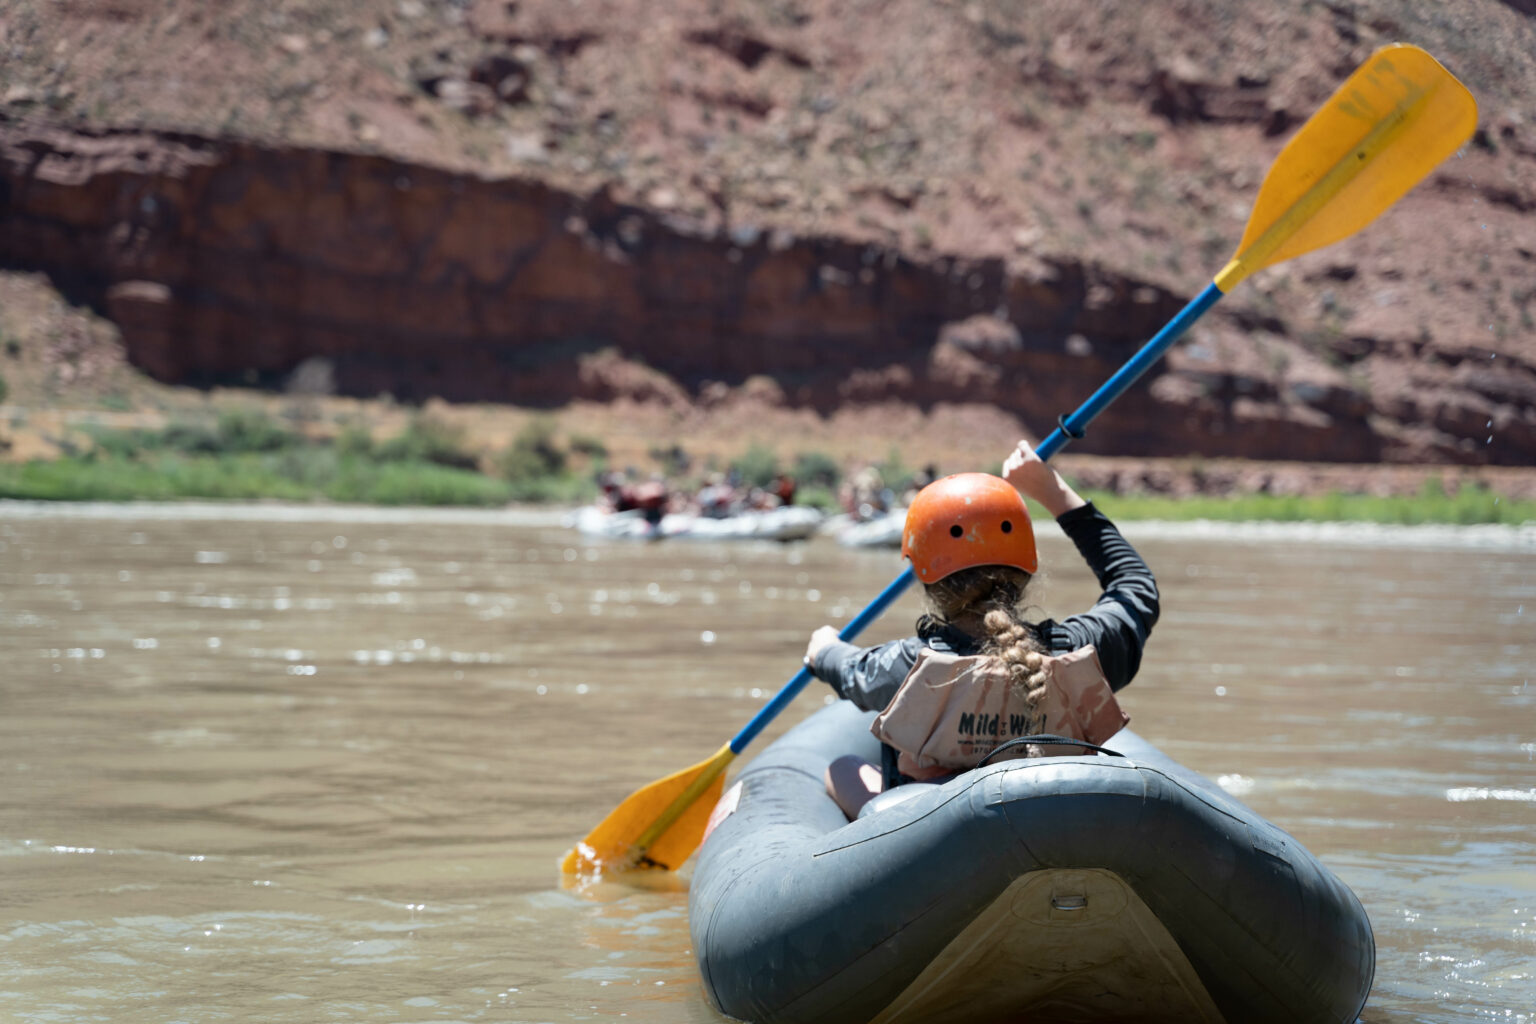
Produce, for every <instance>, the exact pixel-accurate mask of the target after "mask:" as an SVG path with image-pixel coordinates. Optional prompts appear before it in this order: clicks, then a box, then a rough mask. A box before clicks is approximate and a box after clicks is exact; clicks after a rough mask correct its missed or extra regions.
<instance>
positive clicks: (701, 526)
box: [565, 505, 824, 541]
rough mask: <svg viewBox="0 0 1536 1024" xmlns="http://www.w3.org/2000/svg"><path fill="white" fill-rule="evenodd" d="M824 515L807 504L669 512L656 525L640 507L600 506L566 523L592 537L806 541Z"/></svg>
mask: <svg viewBox="0 0 1536 1024" xmlns="http://www.w3.org/2000/svg"><path fill="white" fill-rule="evenodd" d="M823 518H824V516H823V515H822V513H821V512H820V511H819V510H818V509H814V508H811V507H809V506H806V505H786V506H783V507H781V508H772V509H762V510H754V511H748V512H740V513H737V514H736V515H733V516H727V517H725V518H723V519H715V518H712V517H710V516H692V515H683V514H681V513H676V512H669V513H668V514H666V515H664V516H662V517H661V522H659V523H657V524H655V525H652V524H651V523H649V522H647V521H646V519H645V517H644V515H642V514H641V513H640V512H639V511H638V510H633V511H629V512H610V511H608V510H607V509H603V508H599V507H598V506H596V505H587V506H586V507H584V508H580V509H577V510H576V511H575V512H573V513H572V514H571V515H570V516H569V517H567V519H566V522H565V525H566V526H569V527H571V528H573V529H576V530H579V531H580V532H582V533H584V534H586V535H587V536H590V537H608V538H611V539H615V540H778V541H790V540H804V539H805V538H807V537H809V536H811V535H812V534H814V533H815V532H816V530H817V528H818V527H819V526H820V525H821V521H822V519H823Z"/></svg>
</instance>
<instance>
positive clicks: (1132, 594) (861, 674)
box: [805, 441, 1159, 818]
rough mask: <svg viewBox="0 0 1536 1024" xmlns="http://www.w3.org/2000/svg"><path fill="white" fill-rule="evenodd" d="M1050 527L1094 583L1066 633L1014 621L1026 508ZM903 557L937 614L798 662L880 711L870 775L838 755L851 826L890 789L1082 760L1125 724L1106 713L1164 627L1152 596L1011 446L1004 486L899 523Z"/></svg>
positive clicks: (939, 501) (912, 512) (919, 507)
mask: <svg viewBox="0 0 1536 1024" xmlns="http://www.w3.org/2000/svg"><path fill="white" fill-rule="evenodd" d="M1021 492H1022V494H1023V496H1024V497H1028V498H1029V499H1030V500H1032V501H1034V502H1036V503H1037V504H1039V505H1040V506H1041V507H1043V508H1044V509H1045V510H1046V511H1047V512H1049V513H1050V514H1051V515H1052V516H1054V517H1055V519H1056V522H1057V524H1058V525H1059V526H1060V527H1061V529H1062V531H1063V532H1065V533H1066V535H1067V536H1068V537H1070V538H1071V539H1072V542H1073V543H1074V544H1075V545H1077V550H1078V552H1079V553H1080V554H1081V555H1082V556H1083V559H1084V560H1085V561H1086V562H1087V563H1088V567H1089V568H1090V569H1092V570H1093V573H1094V575H1095V576H1096V577H1097V578H1098V581H1099V585H1100V587H1101V588H1102V591H1103V592H1102V593H1101V594H1100V595H1099V599H1098V600H1097V601H1096V602H1095V603H1094V605H1093V607H1092V608H1090V609H1089V610H1088V611H1086V612H1083V613H1081V614H1078V615H1071V616H1068V617H1067V618H1065V619H1063V620H1062V621H1060V622H1057V621H1054V620H1051V619H1046V620H1043V621H1040V622H1028V621H1026V620H1025V619H1024V618H1023V617H1022V609H1023V607H1024V605H1025V591H1026V589H1027V587H1028V585H1029V582H1030V580H1031V579H1032V578H1033V577H1034V575H1035V572H1036V570H1037V569H1038V567H1039V564H1038V563H1039V560H1038V556H1037V555H1036V551H1035V534H1034V529H1033V527H1032V526H1031V524H1030V520H1029V512H1028V510H1027V509H1026V507H1025V504H1024V497H1021V496H1020V494H1021ZM901 551H902V555H903V556H904V557H906V558H909V559H911V562H912V570H913V572H914V573H915V574H916V575H917V578H918V580H919V582H921V583H922V584H923V586H924V591H925V594H926V597H927V599H928V603H929V606H930V608H931V611H929V612H928V613H927V614H925V615H923V616H922V617H921V618H919V619H918V621H917V635H915V636H910V637H907V638H905V639H902V640H895V641H892V642H890V643H885V644H880V645H877V646H875V647H864V648H861V647H857V646H855V645H853V644H849V643H844V642H843V641H841V640H839V639H838V638H837V630H836V629H835V628H833V627H832V626H823V627H821V628H820V629H818V630H816V632H815V633H813V634H812V635H811V639H810V643H809V644H808V645H807V647H806V653H805V663H806V665H808V666H809V667H810V669H811V671H812V672H813V673H814V674H815V675H816V676H817V678H819V679H823V680H825V681H826V682H828V683H830V684H831V685H832V688H833V689H834V690H836V691H837V694H838V696H840V697H843V698H845V699H847V700H850V701H852V702H853V703H854V704H856V705H858V706H859V707H861V708H863V709H865V710H866V711H878V712H880V714H879V715H878V716H877V717H876V718H875V721H874V724H873V725H872V727H871V731H873V732H874V733H875V735H876V736H878V737H879V738H880V739H881V741H882V744H883V749H884V751H885V764H884V765H882V766H879V767H877V766H875V765H872V764H870V763H869V762H867V761H863V760H862V759H860V758H853V757H845V758H840V759H839V760H838V761H835V762H833V764H832V765H831V767H829V768H828V770H827V788H828V790H829V792H831V794H832V796H833V798H834V799H836V800H837V802H838V804H839V806H841V807H842V808H843V810H844V812H845V813H847V814H848V816H849V817H850V818H851V817H854V816H856V815H857V813H858V810H859V808H860V807H862V806H863V804H864V803H865V802H867V801H868V800H869V799H870V798H872V797H873V796H875V795H876V794H878V793H879V792H881V791H882V790H884V789H889V788H890V787H891V786H894V785H900V784H901V783H903V782H908V781H913V780H927V779H935V778H942V777H945V776H948V775H952V774H954V773H956V772H960V771H965V770H968V769H970V768H973V767H977V766H978V765H980V764H983V763H992V762H994V761H998V760H1006V759H1009V758H1015V757H1038V756H1043V755H1049V754H1080V753H1087V752H1089V750H1088V748H1087V747H1082V746H1078V745H1075V744H1073V743H1071V742H1070V741H1071V740H1084V741H1087V742H1088V743H1090V744H1097V743H1102V742H1103V741H1104V740H1106V739H1108V738H1109V737H1110V736H1111V735H1113V734H1114V733H1115V732H1117V731H1119V729H1120V728H1121V727H1122V726H1123V725H1124V724H1125V723H1126V722H1127V721H1129V718H1128V717H1127V716H1126V715H1125V714H1124V713H1123V712H1121V710H1120V707H1119V705H1118V704H1117V703H1116V702H1115V698H1114V691H1117V690H1119V689H1121V688H1123V687H1124V686H1125V685H1126V684H1127V683H1129V682H1130V681H1131V679H1132V678H1134V677H1135V675H1136V670H1137V669H1138V668H1139V667H1140V665H1141V655H1142V649H1143V648H1144V646H1145V645H1146V642H1147V637H1148V636H1149V635H1150V634H1151V632H1152V627H1153V626H1154V625H1156V623H1157V618H1158V611H1159V608H1158V593H1157V582H1156V580H1155V579H1154V578H1153V576H1152V571H1151V570H1150V569H1148V568H1147V564H1146V562H1144V561H1143V560H1142V558H1141V556H1140V555H1138V554H1137V553H1136V551H1135V549H1134V548H1132V547H1131V545H1130V544H1129V543H1127V542H1126V540H1125V538H1124V537H1122V536H1121V535H1120V531H1119V530H1117V529H1116V528H1115V525H1114V524H1113V523H1111V522H1110V521H1109V519H1108V518H1106V517H1105V515H1104V514H1103V513H1102V512H1100V511H1098V510H1097V509H1096V508H1094V507H1093V505H1092V504H1091V503H1089V502H1087V501H1084V500H1083V499H1082V498H1081V497H1080V496H1079V495H1078V494H1077V492H1076V491H1074V490H1072V488H1071V487H1069V486H1067V483H1066V482H1065V481H1064V480H1062V478H1061V477H1060V476H1059V475H1058V474H1057V473H1056V471H1055V470H1053V469H1052V468H1051V467H1050V466H1048V465H1047V464H1046V463H1045V462H1044V461H1043V460H1041V458H1040V457H1039V456H1038V455H1037V454H1035V451H1034V449H1033V448H1031V447H1030V445H1029V444H1028V442H1025V441H1020V442H1019V445H1018V447H1017V448H1016V449H1015V450H1014V452H1013V453H1012V454H1011V455H1009V456H1008V458H1007V460H1006V461H1004V463H1003V472H1002V476H1000V477H998V476H993V475H991V474H989V473H960V474H956V475H954V476H948V477H944V478H942V479H940V480H936V481H934V482H933V483H931V484H929V485H928V486H927V487H924V488H923V489H922V491H920V492H919V493H918V494H917V496H916V497H915V498H914V499H913V501H912V503H911V505H910V506H909V507H908V509H907V519H906V526H905V529H904V531H903V534H902V544H901Z"/></svg>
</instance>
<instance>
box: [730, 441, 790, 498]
mask: <svg viewBox="0 0 1536 1024" xmlns="http://www.w3.org/2000/svg"><path fill="white" fill-rule="evenodd" d="M730 468H731V469H733V470H735V471H736V472H737V473H738V474H739V475H740V476H741V482H742V483H744V484H746V485H747V486H748V487H767V486H768V485H769V484H771V483H773V478H774V477H776V476H778V475H779V457H778V456H777V455H775V454H773V451H772V450H771V449H769V448H768V447H766V446H764V445H761V444H753V445H751V446H750V447H748V448H747V450H746V451H745V452H743V453H742V454H741V455H739V456H737V457H736V459H735V460H734V461H732V462H731V467H730Z"/></svg>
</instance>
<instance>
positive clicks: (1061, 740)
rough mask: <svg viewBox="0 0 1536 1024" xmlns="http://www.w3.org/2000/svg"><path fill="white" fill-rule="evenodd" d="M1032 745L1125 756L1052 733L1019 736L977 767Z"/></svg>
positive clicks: (1084, 741) (991, 753) (998, 746)
mask: <svg viewBox="0 0 1536 1024" xmlns="http://www.w3.org/2000/svg"><path fill="white" fill-rule="evenodd" d="M1030 743H1043V744H1061V745H1065V746H1070V747H1087V748H1088V749H1089V750H1096V751H1098V752H1099V753H1101V754H1108V755H1109V756H1110V757H1124V756H1125V755H1124V754H1122V753H1120V751H1118V750H1110V749H1109V748H1108V747H1101V746H1099V745H1098V744H1097V743H1089V742H1088V741H1087V740H1075V739H1073V738H1072V737H1070V736H1056V735H1053V734H1051V733H1041V734H1040V735H1038V736H1018V737H1015V738H1014V739H1011V740H1009V741H1008V742H1007V743H999V744H998V745H997V746H995V747H993V748H992V750H991V751H990V752H989V753H988V754H987V756H986V757H984V758H982V759H981V760H980V761H979V762H977V764H976V767H977V768H980V767H981V766H982V765H984V764H986V763H987V762H988V761H991V760H992V759H993V758H994V757H996V756H997V755H999V754H1001V753H1002V752H1003V751H1005V750H1014V749H1017V748H1019V747H1022V746H1025V745H1027V744H1030Z"/></svg>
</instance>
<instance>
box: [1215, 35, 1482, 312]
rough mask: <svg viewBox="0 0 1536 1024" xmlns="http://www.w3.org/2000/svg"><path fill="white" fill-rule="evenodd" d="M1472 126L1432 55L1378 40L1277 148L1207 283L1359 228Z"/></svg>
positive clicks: (1228, 285)
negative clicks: (1227, 252) (1233, 246)
mask: <svg viewBox="0 0 1536 1024" xmlns="http://www.w3.org/2000/svg"><path fill="white" fill-rule="evenodd" d="M1476 127H1477V102H1476V101H1475V100H1473V98H1472V94H1471V93H1469V92H1468V91H1467V89H1466V87H1465V86H1463V85H1462V84H1461V83H1460V82H1458V81H1457V80H1456V78H1455V76H1453V75H1452V74H1451V73H1450V72H1449V71H1447V70H1445V68H1443V67H1441V66H1440V64H1439V62H1437V61H1436V60H1435V58H1433V57H1431V56H1430V55H1429V54H1427V53H1425V52H1424V51H1423V50H1421V49H1419V48H1418V47H1417V46H1409V45H1407V44H1404V43H1395V44H1393V45H1391V46H1383V47H1382V48H1381V49H1379V50H1377V51H1376V52H1375V53H1373V54H1372V55H1371V57H1370V59H1368V60H1367V61H1366V62H1365V63H1364V64H1362V65H1360V67H1359V69H1357V70H1356V71H1355V73H1354V74H1352V75H1350V76H1349V78H1347V79H1346V80H1345V81H1344V84H1343V85H1341V86H1339V88H1338V90H1337V91H1336V92H1335V93H1334V94H1333V95H1332V96H1331V97H1329V99H1328V102H1327V103H1326V104H1325V105H1324V106H1323V107H1322V108H1321V109H1320V110H1318V112H1317V113H1315V114H1313V115H1312V117H1311V118H1310V119H1309V120H1308V121H1307V123H1306V124H1304V125H1302V126H1301V130H1300V131H1299V132H1297V133H1296V136H1295V137H1294V138H1293V139H1291V141H1290V142H1288V143H1286V146H1285V148H1284V149H1283V150H1281V152H1280V156H1279V157H1278V158H1277V159H1276V160H1275V163H1274V165H1273V166H1272V167H1271V168H1270V171H1269V174H1268V175H1267V176H1266V177H1265V178H1264V184H1263V185H1262V186H1261V187H1260V189H1259V197H1258V199H1257V201H1255V203H1254V206H1253V213H1252V214H1250V215H1249V218H1248V227H1247V230H1245V231H1244V232H1243V240H1242V242H1241V243H1239V245H1238V247H1237V255H1235V256H1234V257H1232V262H1231V263H1229V264H1227V266H1226V267H1225V268H1224V269H1223V270H1222V272H1221V273H1220V274H1217V275H1216V287H1217V288H1219V289H1221V290H1222V291H1223V292H1226V291H1230V290H1231V289H1232V286H1233V285H1236V284H1237V283H1238V282H1239V281H1242V280H1243V279H1244V278H1246V277H1247V276H1248V275H1249V274H1252V273H1253V272H1255V271H1257V270H1262V269H1263V268H1264V267H1267V266H1271V265H1272V264H1275V263H1280V262H1283V261H1285V260H1288V259H1291V258H1293V257H1296V256H1300V255H1301V254H1302V253H1305V252H1311V251H1312V250H1313V249H1320V248H1322V247H1323V246H1325V245H1331V244H1333V243H1334V242H1337V241H1339V240H1340V239H1342V238H1346V237H1348V236H1349V235H1352V234H1354V233H1355V232H1356V231H1359V230H1360V229H1361V228H1363V227H1365V226H1366V225H1367V224H1369V223H1370V222H1371V221H1373V220H1375V219H1376V217H1377V216H1378V215H1379V214H1380V213H1381V212H1382V211H1383V210H1385V209H1386V208H1387V207H1389V206H1391V205H1392V204H1393V203H1395V202H1397V200H1398V199H1400V198H1402V196H1403V194H1404V193H1406V192H1407V191H1408V190H1409V189H1411V188H1413V186H1414V185H1417V184H1418V183H1419V182H1420V181H1421V180H1423V178H1424V177H1425V176H1426V175H1428V174H1429V172H1430V171H1432V170H1434V168H1435V167H1436V165H1438V164H1439V163H1440V162H1441V161H1442V160H1444V159H1445V158H1446V157H1448V156H1450V155H1451V154H1452V153H1454V152H1456V150H1457V149H1458V148H1460V147H1461V145H1462V144H1463V143H1464V142H1466V141H1467V139H1468V138H1470V137H1471V135H1472V131H1473V129H1474V128H1476Z"/></svg>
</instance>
